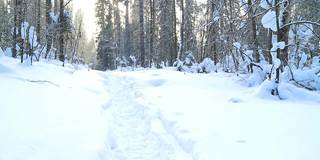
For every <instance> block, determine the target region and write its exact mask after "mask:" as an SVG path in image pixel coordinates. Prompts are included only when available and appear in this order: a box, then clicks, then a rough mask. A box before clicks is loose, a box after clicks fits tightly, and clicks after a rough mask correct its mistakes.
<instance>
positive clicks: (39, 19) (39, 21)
mask: <svg viewBox="0 0 320 160" xmlns="http://www.w3.org/2000/svg"><path fill="white" fill-rule="evenodd" d="M37 37H38V39H37V42H38V43H39V44H40V43H41V0H37Z"/></svg>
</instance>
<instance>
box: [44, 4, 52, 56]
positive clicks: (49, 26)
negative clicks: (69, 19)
mask: <svg viewBox="0 0 320 160" xmlns="http://www.w3.org/2000/svg"><path fill="white" fill-rule="evenodd" d="M51 11H52V1H51V0H46V40H47V42H46V45H47V47H46V55H45V58H47V56H48V54H49V52H50V50H51V47H52V19H51Z"/></svg>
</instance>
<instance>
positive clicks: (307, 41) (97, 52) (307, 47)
mask: <svg viewBox="0 0 320 160" xmlns="http://www.w3.org/2000/svg"><path fill="white" fill-rule="evenodd" d="M74 3H78V2H77V1H72V0H69V1H66V0H46V1H42V0H3V1H0V9H1V10H0V12H1V13H2V14H1V16H0V18H1V21H0V22H1V24H0V26H1V27H0V46H1V48H3V50H7V52H9V53H8V54H9V55H11V56H12V57H15V58H19V59H20V60H21V63H23V62H24V61H27V60H28V61H29V62H32V61H39V60H40V59H42V58H44V59H58V60H60V61H61V62H63V63H64V62H65V61H67V62H70V63H83V64H85V63H86V64H90V66H91V67H92V68H94V69H98V70H114V69H118V68H121V67H127V66H131V67H149V68H164V67H167V66H174V67H177V69H178V70H180V71H188V72H211V71H212V70H214V71H217V70H218V69H222V71H224V72H229V73H252V74H255V73H256V72H259V73H257V74H259V75H260V78H258V79H262V80H260V81H261V82H262V81H263V80H264V79H266V78H269V79H274V80H275V81H276V82H279V81H280V77H281V75H282V74H283V73H285V74H287V72H289V73H288V74H291V75H292V76H291V77H290V78H289V79H290V80H292V81H295V82H296V83H297V84H298V85H300V86H303V87H305V88H306V89H309V90H315V89H318V88H317V86H315V85H312V84H309V83H310V81H311V83H313V81H314V80H308V81H309V82H306V83H308V84H305V83H304V82H299V81H300V80H299V79H301V78H299V75H297V76H298V78H297V79H298V80H296V79H295V77H294V74H295V73H294V72H295V70H303V69H306V68H309V69H311V70H313V73H314V74H313V75H314V76H315V75H317V74H319V72H320V70H316V69H314V68H313V66H316V65H318V64H319V52H320V49H319V48H320V47H319V41H320V36H319V35H320V24H319V17H320V15H319V14H320V12H319V2H318V1H317V0H207V1H204V0H202V1H199V0H198V1H197V0H159V1H154V0H97V1H96V2H95V12H96V13H95V14H96V28H97V31H96V34H95V35H94V36H93V38H91V39H88V38H87V37H88V36H87V35H86V31H85V28H84V27H83V25H84V24H85V23H86V22H84V21H83V14H84V11H81V10H78V11H74V10H73V5H74ZM88 3H91V2H88ZM73 12H76V13H73ZM14 28H16V29H14ZM13 46H16V47H13ZM255 77H256V78H257V76H255ZM287 77H288V76H287ZM302 79H303V78H302ZM254 83H255V82H254Z"/></svg>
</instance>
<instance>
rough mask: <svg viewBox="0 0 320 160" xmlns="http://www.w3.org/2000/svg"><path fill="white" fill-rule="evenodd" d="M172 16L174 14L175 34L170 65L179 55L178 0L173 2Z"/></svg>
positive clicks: (173, 30) (173, 34)
mask: <svg viewBox="0 0 320 160" xmlns="http://www.w3.org/2000/svg"><path fill="white" fill-rule="evenodd" d="M172 7H173V8H172V12H173V13H172V16H173V19H172V21H173V22H172V25H173V26H172V27H173V28H172V32H173V33H172V36H173V41H172V43H173V46H172V49H173V50H172V51H171V58H170V65H171V66H172V65H173V63H174V62H175V60H176V58H177V57H178V51H177V48H178V47H177V39H178V38H177V14H176V0H173V2H172Z"/></svg>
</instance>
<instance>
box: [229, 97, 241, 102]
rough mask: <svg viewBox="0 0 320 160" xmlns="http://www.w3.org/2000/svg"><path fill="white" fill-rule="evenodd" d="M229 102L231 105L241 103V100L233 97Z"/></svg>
mask: <svg viewBox="0 0 320 160" xmlns="http://www.w3.org/2000/svg"><path fill="white" fill-rule="evenodd" d="M229 102H231V103H242V102H243V100H242V99H240V98H235V97H233V98H230V99H229Z"/></svg>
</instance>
